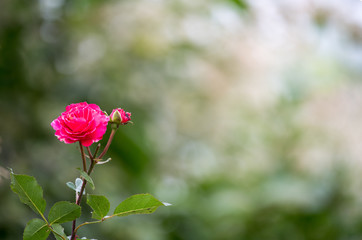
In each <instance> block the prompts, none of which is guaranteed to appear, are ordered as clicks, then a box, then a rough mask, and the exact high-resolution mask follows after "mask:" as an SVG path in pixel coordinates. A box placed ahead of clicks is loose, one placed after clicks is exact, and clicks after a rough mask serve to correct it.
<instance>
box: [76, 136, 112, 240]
mask: <svg viewBox="0 0 362 240" xmlns="http://www.w3.org/2000/svg"><path fill="white" fill-rule="evenodd" d="M116 130H117V129H112V132H111V135H110V136H109V138H108V142H107V145H106V147H105V148H104V150H103V152H102V153H101V154H100V155H99V156H98V159H101V158H102V157H103V156H104V155H105V154H106V153H107V151H108V148H109V146H110V145H111V142H112V140H113V137H114V134H115V133H116ZM79 143H80V142H79ZM80 146H81V153H82V159H83V167H84V163H85V157H84V150H83V147H82V145H80ZM87 149H88V151H89V158H90V159H91V165H90V166H89V169H88V175H90V174H91V172H92V171H93V168H94V166H95V165H96V161H95V160H94V157H93V156H95V154H94V155H92V154H90V150H89V148H87ZM96 150H98V149H96ZM86 185H87V181H86V180H85V179H83V184H82V188H81V190H80V193H79V196H78V198H77V200H76V204H77V205H80V201H81V200H82V196H83V192H84V188H85V186H86ZM76 222H77V219H74V220H73V225H72V235H71V237H70V239H71V240H75V234H76V232H75V225H76Z"/></svg>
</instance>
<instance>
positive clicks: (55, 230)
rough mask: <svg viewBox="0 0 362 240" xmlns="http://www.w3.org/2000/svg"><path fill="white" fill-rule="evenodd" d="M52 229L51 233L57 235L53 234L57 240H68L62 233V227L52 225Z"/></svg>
mask: <svg viewBox="0 0 362 240" xmlns="http://www.w3.org/2000/svg"><path fill="white" fill-rule="evenodd" d="M52 228H53V231H54V232H56V233H57V234H55V233H53V234H54V236H55V238H56V239H57V240H64V239H65V240H68V238H67V235H65V233H64V228H63V227H62V225H60V224H53V226H52ZM58 234H59V235H60V236H62V237H63V238H61V237H60V236H59V235H58Z"/></svg>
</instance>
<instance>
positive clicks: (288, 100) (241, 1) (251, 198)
mask: <svg viewBox="0 0 362 240" xmlns="http://www.w3.org/2000/svg"><path fill="white" fill-rule="evenodd" d="M361 7H362V5H361V3H360V2H359V1H347V2H343V3H342V2H339V1H336V0H335V1H328V2H326V3H323V2H320V3H315V2H313V1H302V0H298V1H290V3H289V2H288V1H276V2H275V3H274V2H273V3H270V2H269V1H266V0H263V1H246V0H227V1H226V0H215V1H206V0H201V1H185V0H171V1H170V0H168V1H165V0H160V1H145V0H140V1H111V0H109V1H96V0H84V1H69V0H38V1H25V0H2V1H1V2H0V107H1V118H0V121H1V122H0V140H1V141H0V147H1V153H0V166H1V167H2V168H1V169H0V195H1V198H0V206H1V211H0V236H1V238H2V239H4V240H13V239H21V236H22V231H23V229H24V226H25V224H26V222H27V221H29V220H30V219H31V218H33V217H34V216H33V215H32V213H31V211H30V210H29V209H27V208H26V207H25V206H22V204H21V203H20V202H19V201H18V199H17V197H16V196H15V195H14V194H13V193H12V192H11V191H10V187H9V179H8V175H7V170H6V168H7V167H11V168H13V169H14V171H15V172H16V173H24V174H29V175H32V176H35V177H36V178H37V180H38V182H39V184H40V185H42V187H43V188H44V192H45V198H46V199H47V201H48V203H49V205H52V203H54V202H56V201H59V200H69V201H71V200H72V199H73V198H74V196H73V195H72V191H71V190H69V189H68V188H67V187H66V185H65V183H66V182H68V181H74V179H75V178H76V177H77V174H78V173H77V171H76V170H75V169H76V168H77V167H79V166H80V165H81V161H80V157H79V151H78V149H77V146H76V145H66V144H63V143H60V142H59V141H57V139H56V138H55V137H54V131H53V129H51V127H50V122H51V121H52V120H53V119H55V118H56V117H57V116H58V115H59V114H60V113H61V112H63V111H64V108H65V106H66V105H68V104H70V103H73V102H80V101H87V102H89V103H96V104H98V105H99V106H100V107H101V108H102V109H104V110H106V111H107V112H111V110H112V108H116V107H123V108H125V109H126V110H127V111H129V112H132V117H133V119H132V120H133V122H134V123H135V124H134V125H127V126H124V127H122V129H120V131H119V132H118V133H117V135H116V137H115V139H114V142H113V143H112V145H111V148H110V151H109V153H108V154H107V155H108V157H112V161H111V162H110V163H107V164H105V165H101V166H99V167H98V168H97V169H96V170H95V172H94V176H93V179H94V181H95V185H96V189H95V191H94V193H95V194H103V195H107V196H108V197H109V198H110V200H111V202H113V203H116V202H119V201H120V200H123V199H125V198H126V197H128V196H129V195H131V194H135V193H141V192H145V193H146V192H149V193H152V194H154V195H155V196H156V197H157V198H158V199H161V200H163V201H166V202H170V203H172V204H173V206H172V207H168V208H166V209H162V210H160V211H158V212H157V213H155V214H153V215H149V216H133V217H127V218H124V219H121V220H114V221H109V222H106V223H103V224H101V225H98V226H92V227H88V228H87V227H85V228H84V229H83V230H82V231H80V232H79V233H80V235H81V236H87V237H94V238H98V239H134V240H136V239H142V240H144V239H145V240H146V239H147V240H153V239H155V240H156V239H157V240H161V239H173V240H177V239H187V240H193V239H215V240H217V239H251V240H253V239H278V240H281V239H295V240H299V239H328V240H330V239H360V238H362V225H361V224H360V223H361V222H362V211H361V210H362V209H361V207H360V206H361V203H362V195H361V190H360V189H361V185H362V181H361V178H360V177H359V176H360V172H361V170H362V164H361V157H362V151H361V147H360V139H361V137H362V129H361V127H360V119H361V118H362V111H361V108H360V106H361V104H362V94H361V92H362V84H361V82H360V74H361V67H360V66H361V64H362V57H361V56H362V45H361V43H362V37H361V32H362V31H361V30H362V29H361V28H362V20H361V18H360V17H359V16H360V12H359V11H360V10H361V9H360V8H361ZM108 135H109V132H107V134H106V136H105V139H107V137H108ZM103 144H104V143H103ZM70 169H73V170H70ZM50 180H51V181H50ZM89 191H91V190H90V189H89ZM112 207H113V208H112ZM114 207H115V206H111V209H114ZM83 215H84V217H90V209H89V207H87V206H86V205H84V206H83ZM65 228H66V231H67V232H68V233H69V228H70V226H65Z"/></svg>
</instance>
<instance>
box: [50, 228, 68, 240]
mask: <svg viewBox="0 0 362 240" xmlns="http://www.w3.org/2000/svg"><path fill="white" fill-rule="evenodd" d="M48 228H49V229H50V231H51V232H52V233H54V234H56V235H58V236H59V237H61V238H62V239H63V240H67V239H66V238H64V237H63V236H62V235H60V234H59V233H57V232H56V231H54V230H53V228H51V227H50V226H49V225H48Z"/></svg>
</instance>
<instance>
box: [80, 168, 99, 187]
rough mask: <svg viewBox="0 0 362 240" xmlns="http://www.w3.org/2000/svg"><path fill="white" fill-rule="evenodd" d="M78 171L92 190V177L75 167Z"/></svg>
mask: <svg viewBox="0 0 362 240" xmlns="http://www.w3.org/2000/svg"><path fill="white" fill-rule="evenodd" d="M77 169H78V171H79V172H80V175H81V176H82V177H83V178H84V179H85V180H86V181H87V182H88V183H89V184H90V185H91V187H92V189H93V190H94V188H95V187H94V183H93V180H92V178H91V177H90V176H89V175H88V173H86V172H84V171H83V170H82V169H80V168H77Z"/></svg>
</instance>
